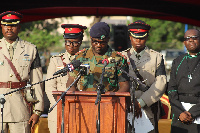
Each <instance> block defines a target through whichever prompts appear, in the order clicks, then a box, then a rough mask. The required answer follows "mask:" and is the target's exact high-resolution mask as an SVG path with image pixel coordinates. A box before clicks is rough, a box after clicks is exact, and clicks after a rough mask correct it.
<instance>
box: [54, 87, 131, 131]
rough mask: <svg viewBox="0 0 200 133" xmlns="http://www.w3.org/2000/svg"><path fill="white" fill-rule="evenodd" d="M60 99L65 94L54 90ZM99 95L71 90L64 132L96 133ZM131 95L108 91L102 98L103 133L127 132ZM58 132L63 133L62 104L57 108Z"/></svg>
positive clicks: (101, 117)
mask: <svg viewBox="0 0 200 133" xmlns="http://www.w3.org/2000/svg"><path fill="white" fill-rule="evenodd" d="M53 94H54V95H56V96H57V99H59V97H60V96H61V94H62V91H54V92H53ZM96 98H97V92H91V91H75V92H72V91H68V92H67V94H66V95H65V107H64V131H65V133H95V132H96V120H97V118H98V105H95V100H96ZM129 100H130V93H129V92H106V93H105V94H102V95H101V103H100V132H101V133H125V132H126V130H127V102H126V101H129ZM57 110H58V111H57V116H58V117H57V121H58V122H57V126H58V129H57V131H58V133H60V132H61V122H62V101H60V102H59V103H58V105H57Z"/></svg>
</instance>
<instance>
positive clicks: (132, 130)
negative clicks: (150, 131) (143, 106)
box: [118, 67, 136, 133]
mask: <svg viewBox="0 0 200 133" xmlns="http://www.w3.org/2000/svg"><path fill="white" fill-rule="evenodd" d="M118 68H119V69H120V71H121V72H123V73H125V74H126V75H127V76H128V77H129V78H131V79H132V80H131V90H130V94H131V101H132V102H131V107H130V108H132V109H130V110H132V111H133V113H132V115H133V116H132V117H133V118H132V125H131V126H132V129H131V132H132V133H135V127H134V120H135V106H134V105H135V86H136V83H135V81H134V79H135V78H134V77H133V76H131V75H130V74H128V73H127V72H126V71H125V70H123V69H122V68H121V67H118Z"/></svg>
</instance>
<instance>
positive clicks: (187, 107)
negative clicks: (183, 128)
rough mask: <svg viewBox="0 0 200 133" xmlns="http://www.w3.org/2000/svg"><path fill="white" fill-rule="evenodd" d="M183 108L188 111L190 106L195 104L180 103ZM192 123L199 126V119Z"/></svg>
mask: <svg viewBox="0 0 200 133" xmlns="http://www.w3.org/2000/svg"><path fill="white" fill-rule="evenodd" d="M181 104H182V106H183V108H184V109H185V110H186V111H188V110H189V109H190V108H191V107H192V106H194V105H196V104H190V103H184V102H181ZM193 123H196V124H200V117H197V118H196V119H195V120H194V122H193Z"/></svg>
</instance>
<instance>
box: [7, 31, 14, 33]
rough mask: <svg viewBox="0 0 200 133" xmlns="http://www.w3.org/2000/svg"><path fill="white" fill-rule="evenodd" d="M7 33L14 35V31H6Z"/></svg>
mask: <svg viewBox="0 0 200 133" xmlns="http://www.w3.org/2000/svg"><path fill="white" fill-rule="evenodd" d="M6 33H14V32H13V31H6Z"/></svg>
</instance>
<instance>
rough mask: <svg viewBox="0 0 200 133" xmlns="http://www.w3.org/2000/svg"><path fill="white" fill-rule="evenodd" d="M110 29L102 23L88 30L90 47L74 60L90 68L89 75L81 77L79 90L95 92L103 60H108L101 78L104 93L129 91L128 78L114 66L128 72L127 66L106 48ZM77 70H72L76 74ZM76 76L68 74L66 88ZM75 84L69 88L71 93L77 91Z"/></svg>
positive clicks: (118, 56)
mask: <svg viewBox="0 0 200 133" xmlns="http://www.w3.org/2000/svg"><path fill="white" fill-rule="evenodd" d="M109 33H110V27H109V25H108V24H106V23H104V22H98V23H96V24H94V25H93V26H92V27H91V29H90V37H91V45H92V46H91V47H90V48H89V49H85V50H82V51H80V52H78V53H77V54H76V56H75V60H80V61H81V62H83V64H88V65H89V66H90V70H89V74H88V75H85V76H81V79H80V81H79V82H80V90H83V91H96V90H97V88H96V87H97V83H100V79H101V74H102V69H103V67H104V65H103V64H102V61H103V60H104V59H107V60H109V63H108V65H107V66H106V68H105V74H104V76H103V85H104V86H105V91H118V92H120V91H129V78H128V77H127V76H126V75H124V74H122V73H121V72H120V71H119V69H118V68H117V67H116V66H120V67H122V68H123V69H124V70H126V71H128V64H127V62H126V59H124V58H123V57H122V56H121V55H120V54H118V53H117V52H115V51H113V50H112V49H111V48H110V47H109V46H108V41H109ZM78 72H79V70H77V69H76V70H74V74H76V75H77V74H78ZM76 75H72V74H71V73H70V76H69V79H68V82H67V87H68V86H69V85H70V84H71V83H72V82H73V81H74V79H75V78H76ZM76 87H77V84H75V86H72V87H71V88H70V90H71V91H75V90H77V88H76Z"/></svg>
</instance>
